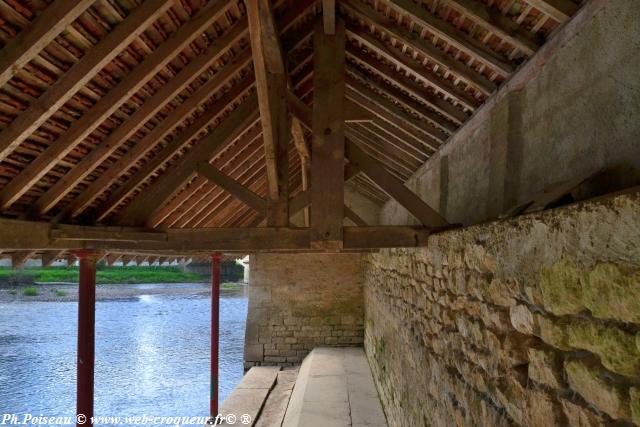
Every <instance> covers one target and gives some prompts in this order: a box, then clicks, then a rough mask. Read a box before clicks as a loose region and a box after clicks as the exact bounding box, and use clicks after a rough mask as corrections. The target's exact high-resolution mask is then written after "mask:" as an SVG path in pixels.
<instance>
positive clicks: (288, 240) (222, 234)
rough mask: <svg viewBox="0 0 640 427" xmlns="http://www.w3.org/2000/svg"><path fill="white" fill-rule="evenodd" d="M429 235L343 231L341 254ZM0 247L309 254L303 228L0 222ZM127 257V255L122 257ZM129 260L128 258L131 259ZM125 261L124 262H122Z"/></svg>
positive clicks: (422, 231)
mask: <svg viewBox="0 0 640 427" xmlns="http://www.w3.org/2000/svg"><path fill="white" fill-rule="evenodd" d="M429 234H430V230H429V229H427V228H424V227H403V226H401V227H397V226H387V227H345V228H344V249H345V250H368V249H376V248H383V247H415V246H424V245H426V243H427V238H428V236H429ZM0 248H2V249H3V250H7V251H13V252H15V251H29V252H33V251H42V250H63V249H64V250H69V251H74V250H80V249H94V250H102V251H108V252H111V253H123V254H127V253H129V254H131V253H133V254H135V255H137V256H140V255H142V254H143V253H145V252H147V256H149V255H154V254H155V255H162V254H164V255H165V256H166V255H168V254H170V253H174V254H175V255H174V257H179V256H185V255H187V254H190V253H194V252H197V251H201V252H214V251H221V252H236V251H280V250H293V251H305V252H312V251H314V249H313V248H311V240H310V230H309V229H308V228H286V227H284V228H283V227H261V228H198V229H168V230H166V231H149V230H145V229H142V228H138V229H130V230H128V231H126V232H125V231H122V232H120V234H119V235H118V237H117V238H114V237H113V235H112V234H110V227H87V226H73V225H65V226H64V227H62V228H61V227H60V226H56V225H52V224H51V223H47V222H34V221H20V220H8V219H0ZM125 257H126V255H125ZM130 259H131V258H129V260H130ZM126 260H127V258H125V261H126Z"/></svg>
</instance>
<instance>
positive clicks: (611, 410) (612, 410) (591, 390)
mask: <svg viewBox="0 0 640 427" xmlns="http://www.w3.org/2000/svg"><path fill="white" fill-rule="evenodd" d="M564 369H565V371H566V373H567V379H568V381H569V385H570V386H571V388H572V389H573V390H575V391H576V392H577V393H578V394H580V395H581V396H582V397H583V398H584V400H586V401H587V402H589V403H590V404H592V405H593V406H595V407H596V408H598V409H599V410H601V411H603V412H605V413H606V414H608V415H609V416H610V417H611V418H613V419H616V420H630V419H631V409H630V407H629V400H628V397H627V391H626V390H624V389H623V388H621V387H619V386H617V385H615V384H612V383H610V382H608V381H607V380H606V379H605V377H604V376H603V375H602V372H601V371H600V370H599V369H598V366H597V365H589V364H586V363H584V362H582V361H579V360H571V361H566V362H565V363H564Z"/></svg>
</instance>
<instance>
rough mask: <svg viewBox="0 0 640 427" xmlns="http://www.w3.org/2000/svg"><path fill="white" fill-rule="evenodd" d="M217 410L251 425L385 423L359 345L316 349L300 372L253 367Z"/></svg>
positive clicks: (357, 426)
mask: <svg viewBox="0 0 640 427" xmlns="http://www.w3.org/2000/svg"><path fill="white" fill-rule="evenodd" d="M220 412H221V414H222V415H228V414H234V415H236V417H238V422H236V423H235V425H253V426H256V427H320V426H322V427H325V426H326V427H387V422H386V419H385V416H384V413H383V411H382V407H381V405H380V400H379V399H378V393H377V391H376V388H375V385H374V383H373V377H372V376H371V370H370V368H369V364H368V362H367V358H366V356H365V354H364V351H363V349H362V348H324V347H320V348H316V349H315V350H313V351H312V352H311V353H310V354H309V355H308V356H307V357H306V358H305V360H304V361H303V362H302V365H301V366H300V370H299V371H298V370H297V369H285V370H280V368H277V367H255V368H252V369H251V370H249V372H247V374H246V375H245V377H244V378H243V380H242V381H241V382H240V384H239V385H238V387H236V389H235V390H234V391H233V392H232V393H231V395H230V396H229V397H228V398H227V400H225V401H224V403H223V404H222V408H221V411H220ZM242 414H248V415H249V416H250V417H251V420H252V421H251V423H250V424H242V423H241V422H240V421H241V420H240V418H239V417H240V416H241V415H242ZM225 425H228V424H225Z"/></svg>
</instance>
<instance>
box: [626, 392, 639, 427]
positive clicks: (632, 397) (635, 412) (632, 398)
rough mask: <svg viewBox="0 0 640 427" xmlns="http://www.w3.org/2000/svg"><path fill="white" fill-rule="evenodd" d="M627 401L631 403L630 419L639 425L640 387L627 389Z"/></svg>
mask: <svg viewBox="0 0 640 427" xmlns="http://www.w3.org/2000/svg"><path fill="white" fill-rule="evenodd" d="M629 402H630V404H631V419H632V420H633V422H634V423H635V424H637V425H640V388H639V387H631V388H630V389H629Z"/></svg>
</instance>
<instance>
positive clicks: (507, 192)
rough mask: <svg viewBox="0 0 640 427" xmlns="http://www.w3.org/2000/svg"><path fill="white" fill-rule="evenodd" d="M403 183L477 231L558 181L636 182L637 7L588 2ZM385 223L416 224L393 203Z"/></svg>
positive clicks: (639, 149)
mask: <svg viewBox="0 0 640 427" xmlns="http://www.w3.org/2000/svg"><path fill="white" fill-rule="evenodd" d="M583 3H584V4H585V6H584V7H583V10H582V11H580V12H578V15H577V16H576V17H575V18H574V20H573V21H571V22H570V23H569V24H567V26H566V27H565V28H564V29H561V30H559V32H558V33H557V34H556V35H555V37H554V38H553V39H552V40H551V41H549V43H548V44H547V45H545V46H544V47H543V48H542V49H541V51H540V52H538V53H537V54H536V55H535V56H534V57H533V58H532V59H531V60H530V61H529V63H527V64H526V65H525V66H524V68H522V69H521V70H520V71H519V72H518V73H516V75H515V76H514V77H513V78H512V79H511V80H510V81H509V82H508V83H506V84H504V85H503V86H502V87H501V89H500V90H499V91H498V92H497V93H496V94H495V95H494V96H493V97H492V98H490V99H489V100H488V101H487V103H486V105H484V106H483V107H482V108H481V109H479V110H478V111H477V112H476V113H475V115H474V116H473V117H472V118H471V119H470V120H469V122H467V123H466V124H465V125H464V126H463V127H462V128H461V129H460V131H458V132H457V133H456V134H455V135H453V136H452V137H451V138H450V140H449V141H447V143H446V145H445V146H444V147H443V148H442V149H441V150H440V151H439V152H438V153H437V154H436V155H434V156H433V157H432V158H430V159H429V161H428V162H427V163H426V164H425V165H424V166H423V167H421V168H420V169H419V170H418V172H417V173H416V174H415V175H414V176H413V177H412V178H411V179H410V180H409V182H408V183H407V185H408V186H409V187H411V188H412V189H413V190H414V191H416V192H417V193H418V194H419V195H420V196H421V197H422V198H423V199H424V200H425V201H426V202H427V203H429V204H430V205H431V206H432V207H433V208H434V209H436V210H438V211H439V212H440V213H441V214H442V215H444V216H445V217H446V218H447V219H448V220H449V222H451V223H462V224H466V225H469V224H477V223H479V222H482V221H485V220H487V219H493V218H497V217H498V214H500V213H502V212H505V211H506V210H508V209H509V208H510V207H512V206H514V205H516V204H518V203H522V202H523V200H524V199H527V198H528V197H529V196H531V195H533V194H536V193H538V192H540V191H541V190H543V189H544V188H545V187H546V186H548V185H551V184H554V183H557V182H559V181H563V180H568V179H573V178H575V177H577V176H581V175H584V174H588V173H592V172H596V171H598V170H600V169H601V168H610V169H611V173H609V174H608V175H607V178H606V180H601V181H600V182H599V184H603V183H605V182H606V184H607V185H606V186H604V188H599V190H600V191H607V190H610V189H612V188H616V187H617V188H624V187H626V186H630V185H634V184H635V185H637V184H638V183H640V143H639V141H640V120H638V117H639V116H640V37H638V34H640V7H638V0H588V1H583ZM381 223H383V224H400V225H403V224H409V223H415V218H413V217H412V216H411V215H410V214H409V213H408V212H407V211H406V210H405V209H404V208H403V207H401V206H400V205H399V204H398V203H396V202H395V201H391V202H389V203H387V204H386V205H385V206H384V208H383V214H382V217H381Z"/></svg>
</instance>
